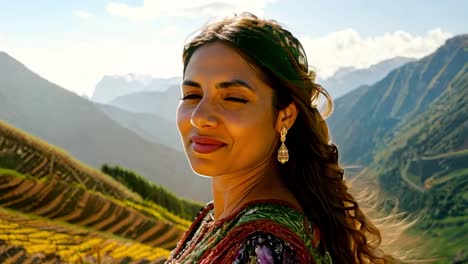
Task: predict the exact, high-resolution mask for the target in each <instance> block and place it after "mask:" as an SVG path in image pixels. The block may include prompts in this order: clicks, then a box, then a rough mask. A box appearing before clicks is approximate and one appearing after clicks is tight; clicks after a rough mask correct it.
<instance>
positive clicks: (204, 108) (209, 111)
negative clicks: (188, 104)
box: [190, 97, 219, 129]
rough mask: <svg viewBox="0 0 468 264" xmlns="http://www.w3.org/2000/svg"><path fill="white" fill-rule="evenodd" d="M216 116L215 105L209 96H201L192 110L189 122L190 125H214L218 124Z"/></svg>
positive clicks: (206, 126) (197, 126) (202, 126)
mask: <svg viewBox="0 0 468 264" xmlns="http://www.w3.org/2000/svg"><path fill="white" fill-rule="evenodd" d="M218 121H219V120H218V118H217V116H216V105H215V104H214V102H212V101H211V100H210V99H209V98H207V97H203V98H202V99H201V100H200V102H198V104H197V106H196V107H195V108H194V110H193V112H192V116H191V118H190V123H191V124H192V126H194V127H196V128H198V129H201V128H210V127H216V126H217V125H218Z"/></svg>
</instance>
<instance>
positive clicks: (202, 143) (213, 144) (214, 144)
mask: <svg viewBox="0 0 468 264" xmlns="http://www.w3.org/2000/svg"><path fill="white" fill-rule="evenodd" d="M192 143H193V144H192V149H193V150H194V151H195V152H198V153H202V154H206V153H211V152H214V151H216V150H218V149H220V148H222V147H224V146H226V143H224V142H222V141H219V140H217V139H215V138H211V137H206V136H193V137H192Z"/></svg>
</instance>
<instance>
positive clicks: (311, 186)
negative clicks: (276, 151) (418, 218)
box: [183, 13, 396, 263]
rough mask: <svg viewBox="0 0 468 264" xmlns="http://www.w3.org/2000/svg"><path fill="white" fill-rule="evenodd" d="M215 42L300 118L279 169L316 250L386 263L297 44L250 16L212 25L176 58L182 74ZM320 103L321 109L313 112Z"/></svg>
mask: <svg viewBox="0 0 468 264" xmlns="http://www.w3.org/2000/svg"><path fill="white" fill-rule="evenodd" d="M210 42H222V43H225V44H226V45H229V46H231V47H233V48H234V49H235V50H237V51H238V52H239V54H241V55H242V56H243V57H244V58H245V59H246V60H247V61H248V62H249V63H250V64H251V65H252V67H253V68H254V69H256V70H257V72H258V73H259V75H260V76H261V78H262V79H263V81H264V82H265V83H266V84H268V85H269V86H270V87H272V88H273V90H274V102H273V104H274V107H275V109H277V110H280V109H283V108H284V107H286V106H287V105H289V104H290V103H291V102H293V103H294V104H295V105H296V106H297V108H298V110H299V114H298V116H297V119H296V121H295V123H294V125H293V126H292V127H291V128H290V130H289V131H288V137H287V142H286V143H287V147H288V149H289V155H290V159H289V161H288V162H287V163H285V164H284V165H282V166H280V171H281V175H282V180H283V182H284V183H285V184H286V186H287V187H288V188H289V189H290V191H291V192H292V193H293V194H294V195H295V197H296V199H297V200H298V201H299V203H300V204H301V206H302V208H303V209H304V211H305V214H306V216H307V217H308V218H309V219H310V220H311V221H312V222H313V223H315V224H316V225H317V226H318V227H319V229H320V233H321V243H320V248H319V250H321V251H323V252H325V251H328V252H329V253H330V255H331V257H332V259H333V262H335V263H393V262H396V259H395V257H394V256H392V255H390V254H385V253H384V252H383V251H382V250H381V249H380V244H381V240H382V239H381V237H382V236H381V234H380V231H379V229H378V228H376V226H375V225H374V224H373V223H372V222H371V221H370V220H369V219H368V218H367V217H366V216H365V215H364V213H363V211H362V210H361V208H360V206H359V204H358V202H357V201H356V199H355V198H354V197H353V196H352V195H351V194H350V193H349V190H348V187H347V185H346V184H345V180H344V179H343V175H344V170H343V169H342V168H341V167H340V165H339V164H338V149H337V147H336V146H335V145H334V144H332V143H331V142H330V137H329V133H328V127H327V124H326V122H325V120H324V118H326V117H327V116H328V115H329V114H330V113H331V111H332V105H333V104H332V99H331V97H330V95H329V94H328V93H327V91H326V90H325V89H324V88H322V87H321V86H320V85H319V84H317V83H315V80H314V79H315V73H314V71H312V70H310V69H309V66H308V62H307V58H306V55H305V52H304V50H303V48H302V45H301V44H300V42H299V41H298V40H297V39H296V38H295V37H294V36H293V35H292V34H291V33H290V32H289V31H287V30H286V29H284V28H283V27H281V26H280V25H279V24H278V23H277V22H276V21H273V20H262V19H259V18H257V17H256V16H254V15H252V14H249V13H242V14H241V15H238V16H234V17H232V18H227V19H224V20H223V21H220V22H217V23H212V24H209V25H207V26H206V27H204V28H203V29H202V31H201V32H200V33H199V34H198V35H196V36H195V38H193V39H192V40H191V41H190V42H189V43H188V44H187V45H186V46H185V47H184V51H183V63H184V72H185V68H186V66H187V64H188V62H189V60H190V58H191V56H192V54H193V53H194V52H195V50H196V49H197V48H199V47H200V46H202V45H204V44H206V43H210ZM320 95H322V96H323V97H324V98H325V99H326V102H327V104H326V108H325V111H323V112H322V113H320V112H319V110H317V106H316V105H315V104H316V101H317V99H318V98H319V96H320Z"/></svg>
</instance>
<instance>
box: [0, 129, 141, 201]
mask: <svg viewBox="0 0 468 264" xmlns="http://www.w3.org/2000/svg"><path fill="white" fill-rule="evenodd" d="M0 168H7V169H11V170H14V171H17V172H19V173H21V174H28V175H31V176H34V177H35V178H38V179H44V180H61V181H64V182H67V183H74V184H77V185H82V186H84V187H85V188H87V189H89V190H94V191H96V192H101V193H103V194H107V195H110V196H113V197H115V198H118V199H129V198H132V199H138V198H140V197H139V196H138V195H137V194H135V193H132V192H130V191H129V190H128V189H127V188H126V187H125V186H123V185H121V184H120V183H119V182H117V181H115V180H114V179H112V178H111V177H109V176H107V175H105V174H103V173H101V172H100V171H98V170H96V169H93V168H91V167H89V166H87V165H85V164H83V163H81V162H79V161H78V160H76V159H74V158H73V157H72V156H70V155H69V154H67V153H66V152H65V151H63V150H61V149H59V148H57V147H55V146H52V145H50V144H48V143H47V142H44V141H42V140H41V139H39V138H36V137H33V136H30V135H28V134H27V133H24V132H22V131H20V130H18V129H16V128H14V127H12V126H10V125H8V124H6V123H5V122H3V121H1V120H0Z"/></svg>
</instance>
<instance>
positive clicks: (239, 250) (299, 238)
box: [217, 200, 326, 263]
mask: <svg viewBox="0 0 468 264" xmlns="http://www.w3.org/2000/svg"><path fill="white" fill-rule="evenodd" d="M229 226H230V227H229V231H228V232H227V233H226V234H225V236H224V238H223V239H222V240H221V241H220V243H219V244H218V246H217V247H218V248H219V249H221V248H224V249H229V250H228V251H229V253H227V252H225V253H227V256H228V258H227V259H229V260H232V261H234V260H236V261H237V262H234V263H326V262H322V261H321V260H320V259H321V256H320V254H318V251H317V250H316V248H317V246H318V241H319V234H318V230H316V228H315V226H314V225H312V224H311V223H310V222H309V221H308V220H307V218H306V217H305V215H304V214H303V212H302V211H301V210H300V209H298V208H295V207H294V206H291V205H289V204H286V203H282V202H278V201H271V200H268V201H261V202H256V203H253V204H250V205H248V206H246V207H245V208H244V209H243V210H241V211H240V212H239V213H238V214H237V215H236V217H235V218H234V219H232V220H231V221H230V223H229ZM255 260H258V261H257V262H256V261H255ZM267 260H268V261H267ZM262 261H263V262H262ZM272 261H273V262H272ZM229 263H231V262H229Z"/></svg>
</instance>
